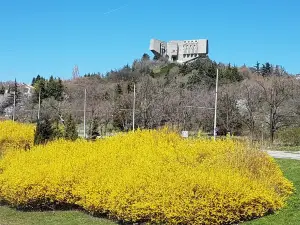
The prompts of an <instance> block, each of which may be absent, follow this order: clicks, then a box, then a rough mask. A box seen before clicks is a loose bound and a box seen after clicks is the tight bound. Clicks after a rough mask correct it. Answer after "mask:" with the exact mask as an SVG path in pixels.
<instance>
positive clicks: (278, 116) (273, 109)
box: [258, 76, 295, 143]
mask: <svg viewBox="0 0 300 225" xmlns="http://www.w3.org/2000/svg"><path fill="white" fill-rule="evenodd" d="M294 82H295V81H294V80H293V78H289V77H287V78H286V77H276V76H274V77H269V78H268V79H264V80H261V81H259V82H258V84H259V85H260V86H261V87H262V89H263V96H264V101H265V106H266V115H267V116H268V120H267V124H268V126H269V132H270V138H271V142H272V143H273V142H274V138H275V133H276V132H277V131H278V129H280V128H281V127H283V126H286V125H288V124H289V123H290V122H291V118H292V117H293V111H292V108H291V106H293V104H288V103H289V101H291V100H292V99H293V97H294V95H293V94H294V91H295V86H294V84H293V83H294Z"/></svg>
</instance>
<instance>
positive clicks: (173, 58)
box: [150, 39, 208, 63]
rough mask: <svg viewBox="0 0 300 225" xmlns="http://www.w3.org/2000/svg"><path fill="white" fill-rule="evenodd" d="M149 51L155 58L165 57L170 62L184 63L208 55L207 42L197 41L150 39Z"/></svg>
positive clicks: (203, 40) (205, 40)
mask: <svg viewBox="0 0 300 225" xmlns="http://www.w3.org/2000/svg"><path fill="white" fill-rule="evenodd" d="M150 50H151V51H152V52H153V54H154V55H155V56H157V57H160V56H164V57H167V58H168V59H169V61H170V62H178V63H186V62H189V61H192V60H195V59H197V58H198V57H200V56H206V55H207V54H208V40H207V39H198V40H183V41H169V42H164V41H160V40H157V39H151V41H150Z"/></svg>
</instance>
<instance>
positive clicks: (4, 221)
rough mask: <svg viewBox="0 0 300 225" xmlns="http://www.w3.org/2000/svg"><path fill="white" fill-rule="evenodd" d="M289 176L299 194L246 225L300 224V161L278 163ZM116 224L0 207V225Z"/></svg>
mask: <svg viewBox="0 0 300 225" xmlns="http://www.w3.org/2000/svg"><path fill="white" fill-rule="evenodd" d="M277 162H278V163H279V165H280V166H281V168H282V170H283V172H284V174H285V176H286V177H287V178H288V179H289V180H291V181H292V182H293V183H294V185H295V187H296V189H297V191H296V192H295V193H294V194H293V196H292V197H291V198H290V199H289V201H288V204H287V207H285V208H284V209H282V210H280V211H278V212H277V213H276V214H274V215H270V216H266V217H263V218H261V219H257V220H254V221H250V222H247V223H244V224H245V225H270V224H271V225H272V224H274V225H275V224H276V225H299V224H300V191H298V190H300V161H296V160H288V159H279V160H277ZM45 224H47V225H81V224H84V225H114V224H117V223H114V222H112V221H109V220H105V219H100V218H96V217H92V216H90V215H88V214H86V213H84V212H80V211H55V212H52V211H51V212H23V211H17V210H15V209H11V208H8V207H6V206H0V225H45Z"/></svg>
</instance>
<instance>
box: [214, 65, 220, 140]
mask: <svg viewBox="0 0 300 225" xmlns="http://www.w3.org/2000/svg"><path fill="white" fill-rule="evenodd" d="M218 81H219V69H217V78H216V99H215V117H214V140H216V136H217V106H218Z"/></svg>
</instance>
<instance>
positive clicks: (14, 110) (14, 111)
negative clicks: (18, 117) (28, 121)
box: [13, 91, 16, 121]
mask: <svg viewBox="0 0 300 225" xmlns="http://www.w3.org/2000/svg"><path fill="white" fill-rule="evenodd" d="M15 114H16V91H14V109H13V121H15Z"/></svg>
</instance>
